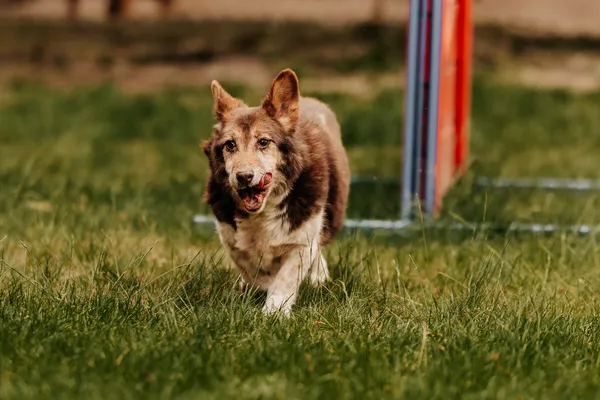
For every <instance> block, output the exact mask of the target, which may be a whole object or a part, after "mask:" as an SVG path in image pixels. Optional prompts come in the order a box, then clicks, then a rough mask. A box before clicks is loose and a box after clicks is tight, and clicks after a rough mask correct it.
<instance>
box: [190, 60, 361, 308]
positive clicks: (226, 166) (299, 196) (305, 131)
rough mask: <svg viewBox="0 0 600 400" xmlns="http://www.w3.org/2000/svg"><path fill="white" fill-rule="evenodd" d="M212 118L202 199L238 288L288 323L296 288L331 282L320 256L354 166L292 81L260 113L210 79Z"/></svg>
mask: <svg viewBox="0 0 600 400" xmlns="http://www.w3.org/2000/svg"><path fill="white" fill-rule="evenodd" d="M211 91H212V96H213V99H214V109H213V112H214V115H215V118H216V120H217V124H216V125H214V126H213V132H212V136H211V138H210V140H208V141H205V142H204V143H203V145H202V148H203V151H204V153H205V154H206V156H207V157H208V161H209V170H210V171H209V178H208V180H207V184H206V189H205V201H206V202H207V203H208V204H209V205H210V207H211V208H212V211H213V213H214V215H215V218H216V226H217V232H218V235H219V239H220V241H221V243H222V245H223V247H224V248H225V250H226V252H227V253H228V254H229V256H230V258H231V259H232V261H233V262H234V264H235V265H236V267H237V268H238V269H239V271H240V272H241V286H242V289H244V288H248V287H249V285H250V286H251V287H253V288H256V289H258V290H261V291H266V292H267V299H266V302H265V305H264V307H263V312H265V313H267V314H270V313H273V312H277V311H281V312H283V314H285V315H286V316H289V315H290V312H291V310H292V306H293V304H294V302H295V301H296V297H297V294H298V289H299V286H300V284H301V283H302V282H303V281H304V280H305V279H308V280H309V281H310V282H311V283H312V284H313V285H315V286H319V285H322V284H323V283H324V282H325V281H326V280H327V279H329V271H328V266H327V262H326V261H325V258H324V257H323V255H322V253H321V250H322V248H323V246H325V245H327V244H329V243H330V242H331V241H332V240H333V239H334V237H335V236H336V234H337V233H338V232H339V231H340V230H341V228H342V226H343V222H344V218H345V214H346V207H347V203H348V195H349V191H350V167H349V164H348V157H347V155H346V151H345V149H344V146H343V144H342V137H341V129H340V125H339V123H338V121H337V119H336V116H335V114H334V113H333V111H332V110H331V109H330V108H329V107H328V106H327V105H325V104H324V103H322V102H320V101H318V100H316V99H313V98H309V97H302V96H300V90H299V81H298V78H297V76H296V74H295V73H294V72H293V71H292V70H290V69H285V70H283V71H281V72H280V73H279V75H277V77H276V78H275V79H274V80H273V82H272V84H271V88H270V90H269V92H268V94H267V95H266V97H265V98H264V100H263V101H262V103H261V105H260V106H257V107H249V106H247V105H246V104H245V103H244V102H243V101H242V100H240V99H237V98H234V97H232V96H231V95H230V94H229V93H227V92H226V91H225V90H224V89H223V87H222V86H221V85H220V84H219V83H218V82H217V81H212V83H211Z"/></svg>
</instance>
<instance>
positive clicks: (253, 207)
mask: <svg viewBox="0 0 600 400" xmlns="http://www.w3.org/2000/svg"><path fill="white" fill-rule="evenodd" d="M272 183H273V174H271V173H270V172H267V173H266V174H264V175H263V177H262V178H261V179H260V182H258V184H257V185H255V186H248V187H246V188H244V189H241V190H240V191H239V192H238V194H239V196H240V198H241V199H242V202H243V203H244V207H245V208H246V211H248V212H256V211H258V210H260V208H261V207H262V205H263V202H264V201H265V197H266V195H267V189H269V187H270V186H271V184H272Z"/></svg>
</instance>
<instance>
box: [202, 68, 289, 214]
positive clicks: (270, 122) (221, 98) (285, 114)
mask: <svg viewBox="0 0 600 400" xmlns="http://www.w3.org/2000/svg"><path fill="white" fill-rule="evenodd" d="M211 89H212V95H213V99H214V113H215V117H216V119H217V120H218V121H219V123H218V124H217V125H215V127H214V130H213V135H212V138H211V139H210V141H207V142H205V143H204V145H203V149H204V153H205V154H206V155H207V157H208V159H209V163H210V169H211V173H212V174H213V176H212V178H213V179H215V180H217V181H218V184H220V185H224V186H226V187H228V188H229V190H230V191H231V195H232V197H233V199H234V200H235V202H236V205H237V207H238V208H239V209H240V210H242V211H245V212H247V213H259V212H261V211H262V210H263V209H264V207H265V204H266V202H267V198H268V197H269V195H271V194H272V193H274V192H279V193H281V192H282V191H283V190H285V189H286V188H289V184H290V181H291V180H293V179H294V176H296V175H297V174H298V173H299V172H298V169H299V159H298V157H297V155H295V154H294V145H293V140H292V139H293V136H294V131H295V128H296V124H297V121H298V116H299V110H298V104H299V98H300V93H299V84H298V78H297V77H296V74H295V73H294V72H293V71H291V70H289V69H286V70H283V71H282V72H280V73H279V75H278V76H277V77H276V78H275V80H274V81H273V83H272V85H271V89H270V90H269V92H268V94H267V96H266V97H265V99H264V100H263V102H262V104H261V106H260V107H248V106H247V105H246V104H244V102H243V101H241V100H239V99H236V98H234V97H232V96H231V95H230V94H229V93H227V92H226V91H225V90H224V89H223V88H222V87H221V85H220V84H219V83H218V82H217V81H213V82H212V84H211Z"/></svg>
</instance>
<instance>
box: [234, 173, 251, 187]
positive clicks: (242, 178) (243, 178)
mask: <svg viewBox="0 0 600 400" xmlns="http://www.w3.org/2000/svg"><path fill="white" fill-rule="evenodd" d="M236 178H237V181H238V183H240V184H241V185H247V184H249V183H250V182H252V179H254V174H253V173H252V172H240V173H238V174H237V175H236Z"/></svg>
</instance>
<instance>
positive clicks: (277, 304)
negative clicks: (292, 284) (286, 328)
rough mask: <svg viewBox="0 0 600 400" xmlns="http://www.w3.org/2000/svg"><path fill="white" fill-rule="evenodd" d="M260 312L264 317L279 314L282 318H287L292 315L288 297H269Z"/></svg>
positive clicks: (290, 302)
mask: <svg viewBox="0 0 600 400" xmlns="http://www.w3.org/2000/svg"><path fill="white" fill-rule="evenodd" d="M262 311H263V314H266V315H271V314H275V313H281V314H282V315H283V316H285V317H289V316H290V314H291V313H292V301H291V300H290V298H289V296H281V295H271V296H268V297H267V301H266V302H265V305H264V306H263V309H262Z"/></svg>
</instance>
